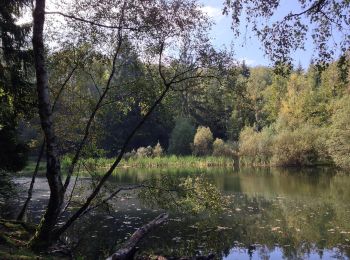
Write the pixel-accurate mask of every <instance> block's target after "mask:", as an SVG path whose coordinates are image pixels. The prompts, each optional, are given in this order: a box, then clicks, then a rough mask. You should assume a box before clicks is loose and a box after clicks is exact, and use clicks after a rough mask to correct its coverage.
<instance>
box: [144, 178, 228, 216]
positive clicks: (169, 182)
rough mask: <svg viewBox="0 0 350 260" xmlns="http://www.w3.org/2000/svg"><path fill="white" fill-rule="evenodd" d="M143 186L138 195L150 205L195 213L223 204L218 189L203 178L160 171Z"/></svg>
mask: <svg viewBox="0 0 350 260" xmlns="http://www.w3.org/2000/svg"><path fill="white" fill-rule="evenodd" d="M146 187H147V188H145V189H143V190H142V191H141V192H140V193H139V198H140V199H141V201H142V202H143V203H145V204H146V205H148V206H151V207H157V208H158V207H160V208H162V209H166V210H173V211H178V212H183V213H192V214H193V213H196V214H198V213H201V212H204V211H206V212H208V213H218V212H220V211H222V210H223V208H224V207H225V206H226V205H227V201H226V200H225V199H224V197H223V196H222V195H221V193H220V191H219V190H218V189H217V188H216V187H215V185H213V184H211V183H210V182H208V181H207V180H206V179H205V178H200V177H196V178H192V177H187V178H177V177H176V176H172V175H171V174H161V175H160V176H157V177H156V178H155V177H154V178H151V179H149V180H148V184H147V185H146Z"/></svg>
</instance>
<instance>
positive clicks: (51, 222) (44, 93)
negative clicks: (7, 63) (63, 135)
mask: <svg viewBox="0 0 350 260" xmlns="http://www.w3.org/2000/svg"><path fill="white" fill-rule="evenodd" d="M44 23H45V0H36V4H35V9H34V13H33V50H34V62H35V72H36V80H37V93H38V103H39V115H40V123H41V127H42V129H43V132H44V134H45V140H46V161H47V163H46V178H47V181H48V183H49V187H50V199H49V203H48V206H47V209H46V212H45V214H44V217H43V219H42V220H41V223H40V225H39V228H38V230H37V232H36V234H35V235H34V237H33V238H32V240H31V242H30V245H31V247H32V248H33V249H43V248H46V247H48V246H49V245H50V244H51V243H52V242H53V241H54V240H55V239H56V237H55V235H54V232H53V228H54V227H55V225H56V222H57V219H58V216H59V214H60V211H61V207H62V205H63V200H64V189H63V184H62V180H61V166H60V161H59V158H58V154H57V148H56V136H55V133H54V130H53V125H52V112H51V107H50V99H49V86H48V75H47V71H46V64H45V49H44V40H43V30H44Z"/></svg>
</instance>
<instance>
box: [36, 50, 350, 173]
mask: <svg viewBox="0 0 350 260" xmlns="http://www.w3.org/2000/svg"><path fill="white" fill-rule="evenodd" d="M69 57H71V53H70V51H67V52H60V53H56V54H54V55H52V56H51V57H50V61H51V65H52V67H51V68H59V69H60V71H55V70H54V69H52V72H51V82H52V83H51V84H52V85H53V86H54V85H55V83H57V82H59V79H57V78H56V77H55V75H61V74H62V68H66V67H68V66H71V65H70V64H71V63H72V61H71V60H70V58H69ZM97 57H98V55H97V54H96V55H94V56H93V58H90V62H89V64H88V65H86V64H78V65H77V67H78V68H77V69H76V72H75V75H73V79H72V80H71V82H70V83H68V84H69V86H68V87H67V90H66V92H65V93H63V94H62V98H61V100H60V101H59V102H58V106H57V115H56V117H57V121H58V122H59V123H57V128H58V129H59V131H58V133H59V141H60V144H61V145H60V149H61V154H62V155H63V154H69V153H70V150H71V149H72V147H74V146H75V145H76V140H78V139H79V138H77V137H79V136H81V135H82V134H83V127H82V126H83V125H84V124H85V122H86V117H87V115H88V114H89V113H90V112H89V111H90V109H91V104H93V102H94V100H96V98H98V96H99V93H100V89H101V85H103V82H96V80H94V78H99V79H101V78H102V79H103V74H104V73H106V72H105V71H104V64H103V63H104V61H103V57H100V58H97ZM65 59H66V61H65ZM65 62H66V63H65ZM119 62H120V63H127V66H125V65H124V70H123V71H122V72H120V73H119V74H118V75H116V76H115V78H114V80H115V82H124V84H122V85H121V87H119V88H118V90H117V91H114V90H112V92H113V91H114V92H113V94H112V99H113V101H110V102H109V101H106V106H105V107H102V109H101V111H99V114H98V117H97V118H96V120H95V122H94V126H93V131H91V133H92V134H91V135H90V137H89V138H90V141H89V145H88V146H87V147H86V148H85V149H84V154H83V156H84V157H104V156H113V155H115V154H116V153H117V152H118V149H119V147H120V146H121V143H122V141H123V140H124V139H125V138H126V135H127V134H128V133H129V132H130V131H131V129H132V128H133V127H134V126H135V124H136V123H137V122H139V120H140V119H141V118H142V115H143V114H144V110H145V109H147V107H148V106H149V105H150V103H151V102H152V100H154V98H155V97H156V96H157V94H158V93H159V89H157V87H156V85H154V84H153V81H154V80H155V79H150V78H148V77H145V74H146V73H145V70H152V69H154V70H155V69H156V68H155V67H151V68H150V67H149V66H147V64H144V63H142V62H141V61H140V60H139V59H138V58H137V55H136V54H134V53H133V50H132V48H130V47H128V48H126V47H125V50H124V56H123V58H122V59H120V60H119ZM57 63H59V64H60V66H57ZM67 71H69V70H67ZM348 72H349V64H348V63H347V60H346V59H343V58H342V59H340V60H339V61H337V62H334V63H332V64H330V65H329V66H328V67H327V68H325V69H323V70H321V69H319V68H318V67H317V66H316V65H313V64H311V65H310V67H309V68H308V69H307V70H306V71H304V70H303V69H302V68H301V67H300V66H299V68H297V69H295V70H291V71H290V72H289V73H286V74H285V75H281V74H276V73H275V72H274V70H273V69H272V68H269V67H262V66H258V67H252V68H249V67H247V66H246V65H245V64H244V63H243V64H238V65H235V66H232V67H231V69H230V70H229V71H228V73H227V74H226V75H225V76H224V77H222V78H221V79H220V80H212V79H210V80H207V81H204V82H201V83H200V84H198V83H196V84H192V85H191V82H187V83H186V85H183V86H181V87H179V88H178V89H177V90H176V91H174V92H172V93H171V94H170V95H169V96H168V97H166V98H165V100H164V101H163V103H162V104H161V106H160V107H159V108H157V109H156V111H155V112H154V114H153V115H152V116H151V117H150V119H149V121H147V122H146V123H145V125H144V126H143V127H142V128H141V129H140V131H139V132H138V133H137V134H136V135H135V137H134V138H133V139H132V142H131V144H130V145H129V148H128V150H129V153H128V154H127V157H131V156H132V155H136V154H138V156H136V157H140V156H141V155H144V156H145V157H147V156H148V154H149V156H151V152H149V153H147V152H146V151H147V149H148V150H150V147H154V146H156V145H157V144H158V145H159V146H160V147H161V149H162V155H163V154H175V155H191V154H193V155H197V156H202V155H212V154H213V155H218V156H229V157H232V156H233V155H235V154H239V155H240V157H241V163H243V164H254V165H279V166H302V165H308V166H310V165H318V164H331V163H335V164H336V165H338V166H340V167H345V168H347V167H349V163H350V162H349V157H348V154H349V151H350V150H349V149H350V133H349V126H348V122H349V119H350V118H349V115H350V111H349V103H350V102H349V101H350V99H349V75H348ZM101 75H102V76H101ZM130 78H132V80H130ZM57 86H60V84H57ZM57 91H59V88H58V87H57V88H56V89H55V88H54V89H53V95H54V94H55V92H57ZM75 95H76V96H75ZM67 116H69V117H70V118H72V117H74V119H71V120H70V121H67V120H66V118H67ZM84 119H85V121H84ZM67 129H69V131H67ZM196 131H197V134H196ZM68 132H69V133H70V135H67V133H68ZM32 143H34V144H35V143H39V142H32ZM147 147H148V148H147ZM138 151H139V152H138Z"/></svg>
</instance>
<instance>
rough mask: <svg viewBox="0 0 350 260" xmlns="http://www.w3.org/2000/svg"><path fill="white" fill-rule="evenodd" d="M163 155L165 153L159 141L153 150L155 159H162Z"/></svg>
mask: <svg viewBox="0 0 350 260" xmlns="http://www.w3.org/2000/svg"><path fill="white" fill-rule="evenodd" d="M163 153H164V152H163V148H162V146H161V145H160V143H159V141H158V143H157V144H156V146H154V148H153V156H154V157H161V156H162V155H163Z"/></svg>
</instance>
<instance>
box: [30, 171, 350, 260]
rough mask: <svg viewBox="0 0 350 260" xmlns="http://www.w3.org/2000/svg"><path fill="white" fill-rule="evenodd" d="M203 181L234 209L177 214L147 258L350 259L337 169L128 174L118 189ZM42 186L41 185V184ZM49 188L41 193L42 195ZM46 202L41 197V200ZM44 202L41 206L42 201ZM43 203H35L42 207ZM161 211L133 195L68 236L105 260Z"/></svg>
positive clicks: (81, 250) (156, 236)
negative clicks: (164, 179)
mask: <svg viewBox="0 0 350 260" xmlns="http://www.w3.org/2000/svg"><path fill="white" fill-rule="evenodd" d="M160 171H161V172H163V173H165V174H167V175H169V176H171V177H172V178H175V179H180V178H185V177H187V176H189V175H190V176H193V177H194V176H200V178H205V179H208V180H209V181H210V182H211V183H214V184H215V185H216V186H217V187H218V188H219V189H220V190H221V191H222V192H223V193H224V194H225V197H226V199H227V200H228V202H229V204H228V206H227V207H226V208H225V210H224V211H222V212H220V213H219V214H210V215H209V214H208V213H201V214H197V215H188V214H182V213H176V212H173V213H172V214H171V219H170V221H169V222H168V223H167V224H166V225H164V226H162V227H160V228H159V229H157V230H155V231H154V232H152V234H151V235H150V236H149V237H148V238H147V239H145V240H144V241H143V242H142V244H141V245H140V253H142V254H146V255H158V254H160V255H163V256H179V257H180V256H193V255H208V254H210V253H215V254H216V256H217V258H218V259H220V258H222V259H281V258H285V259H329V258H338V259H349V258H350V201H349V199H350V189H349V187H350V176H349V175H348V174H345V173H341V172H335V171H334V170H332V169H306V170H295V169H294V170H291V169H288V170H282V169H268V168H266V169H259V170H258V169H244V168H243V169H241V170H240V171H239V172H234V171H232V170H229V169H210V170H195V169H188V170H146V171H145V170H143V171H141V170H123V171H120V172H118V173H117V174H115V175H114V176H113V178H112V180H111V185H126V184H134V183H140V182H142V181H145V180H149V179H152V178H155V179H157V178H160V176H161V175H162V174H160ZM39 183H40V182H39ZM44 186H45V185H44V184H43V183H42V187H36V188H37V191H39V190H42V192H47V191H43V187H44ZM36 196H39V197H40V193H38V192H37V195H36ZM35 201H36V200H35ZM35 201H34V203H33V204H35ZM160 211H161V209H158V208H157V207H156V206H155V207H154V208H149V204H147V206H146V205H145V204H144V203H142V201H140V200H139V199H138V197H137V194H136V193H125V194H124V195H123V196H122V198H120V199H119V200H118V201H117V202H116V203H115V204H114V208H113V211H109V212H106V211H99V212H93V213H92V214H91V215H86V216H85V217H84V218H83V219H82V220H81V221H80V222H78V223H76V225H75V226H73V228H72V229H70V231H69V232H68V233H67V238H66V239H67V241H68V242H71V243H72V244H74V245H75V252H76V255H77V256H79V255H81V256H85V257H86V258H87V259H98V258H100V259H103V257H104V256H106V255H109V254H110V253H111V252H112V251H113V250H114V249H115V245H117V244H120V243H121V242H123V241H124V240H125V239H126V238H127V237H128V236H129V235H130V234H131V233H132V232H133V231H134V230H135V229H136V228H137V227H139V226H141V225H142V224H144V223H145V222H147V221H149V220H150V219H152V218H154V217H155V216H156V215H158V214H159V212H160Z"/></svg>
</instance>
